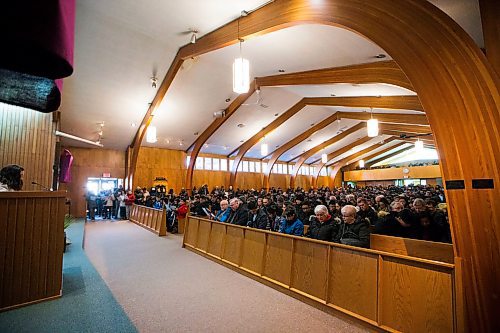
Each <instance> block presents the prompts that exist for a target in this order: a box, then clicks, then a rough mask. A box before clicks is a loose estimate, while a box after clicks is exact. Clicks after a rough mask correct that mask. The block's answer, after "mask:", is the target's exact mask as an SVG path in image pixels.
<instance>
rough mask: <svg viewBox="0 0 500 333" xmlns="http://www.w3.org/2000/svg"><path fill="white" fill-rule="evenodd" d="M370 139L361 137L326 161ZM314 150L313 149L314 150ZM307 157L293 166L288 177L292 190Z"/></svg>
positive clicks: (301, 158)
mask: <svg viewBox="0 0 500 333" xmlns="http://www.w3.org/2000/svg"><path fill="white" fill-rule="evenodd" d="M344 133H345V132H344ZM342 134H343V133H342ZM371 139H373V138H370V137H368V136H365V137H362V138H360V139H358V140H356V141H354V142H353V143H351V144H348V145H347V146H344V147H342V148H340V149H338V150H336V151H334V152H332V153H330V154H328V155H327V159H328V160H331V159H332V158H335V157H337V156H339V155H341V154H344V153H346V152H348V151H349V150H351V149H352V148H354V147H356V146H359V145H362V144H363V143H366V142H368V141H370V140H371ZM315 148H316V147H315ZM315 148H313V149H315ZM311 150H312V149H311ZM317 151H319V150H317ZM306 153H307V152H306ZM307 155H308V154H305V155H303V156H301V157H300V159H299V160H298V161H297V163H295V165H294V166H293V171H292V174H291V175H290V187H292V188H293V187H295V179H296V178H297V174H298V173H299V170H300V168H301V167H302V165H304V162H305V161H306V160H307V158H309V157H306V156H307ZM311 155H312V154H311ZM311 155H309V156H311Z"/></svg>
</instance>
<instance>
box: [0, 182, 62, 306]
mask: <svg viewBox="0 0 500 333" xmlns="http://www.w3.org/2000/svg"><path fill="white" fill-rule="evenodd" d="M65 198H66V192H64V191H58V192H39V191H19V192H0V311H5V310H10V309H13V308H17V307H20V306H24V305H29V304H32V303H37V302H41V301H45V300H50V299H53V298H57V297H60V296H61V292H62V261H63V249H64V215H65V210H66V207H65Z"/></svg>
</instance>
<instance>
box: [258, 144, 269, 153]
mask: <svg viewBox="0 0 500 333" xmlns="http://www.w3.org/2000/svg"><path fill="white" fill-rule="evenodd" d="M260 154H261V155H262V156H267V155H268V154H269V146H268V145H267V143H263V144H261V145H260Z"/></svg>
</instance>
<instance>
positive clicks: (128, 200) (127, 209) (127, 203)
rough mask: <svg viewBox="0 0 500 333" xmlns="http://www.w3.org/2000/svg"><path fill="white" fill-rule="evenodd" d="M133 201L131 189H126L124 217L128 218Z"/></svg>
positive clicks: (133, 196)
mask: <svg viewBox="0 0 500 333" xmlns="http://www.w3.org/2000/svg"><path fill="white" fill-rule="evenodd" d="M134 202H135V195H134V193H133V192H132V191H130V190H129V191H128V193H127V198H126V199H125V217H126V219H127V220H128V219H129V218H130V207H132V205H133V204H134Z"/></svg>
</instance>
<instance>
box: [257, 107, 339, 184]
mask: <svg viewBox="0 0 500 333" xmlns="http://www.w3.org/2000/svg"><path fill="white" fill-rule="evenodd" d="M335 120H337V114H334V115H332V116H330V117H328V118H326V119H324V120H323V121H321V122H319V123H317V124H316V125H314V126H313V127H311V128H309V129H308V130H307V131H305V132H303V133H301V134H299V135H297V136H296V137H295V138H293V139H292V140H290V141H288V142H287V143H285V144H283V145H281V146H280V147H279V148H278V149H276V150H275V151H274V152H273V153H272V156H271V158H270V159H269V160H268V161H267V167H266V170H264V172H263V174H264V178H263V181H262V187H264V188H266V189H269V175H270V174H271V170H272V168H273V166H274V164H275V163H276V161H277V160H278V158H279V157H280V156H281V155H283V154H284V153H285V152H286V151H288V150H289V149H291V148H293V147H295V146H296V145H298V144H299V143H301V142H302V141H304V140H306V139H307V138H308V137H310V136H311V135H312V134H314V133H316V132H317V131H319V130H320V129H322V128H324V127H326V126H328V125H330V124H331V123H333V122H334V121H335Z"/></svg>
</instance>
